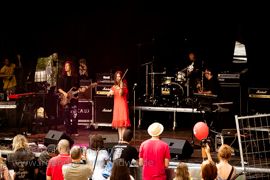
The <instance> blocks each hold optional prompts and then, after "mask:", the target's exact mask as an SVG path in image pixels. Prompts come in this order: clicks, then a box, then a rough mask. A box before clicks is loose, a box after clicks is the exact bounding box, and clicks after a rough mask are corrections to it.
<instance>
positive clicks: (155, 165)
mask: <svg viewBox="0 0 270 180" xmlns="http://www.w3.org/2000/svg"><path fill="white" fill-rule="evenodd" d="M163 130H164V127H163V125H162V124H160V123H157V122H156V123H153V124H151V125H150V126H149V127H148V133H149V135H150V136H151V138H150V139H148V140H146V141H144V142H143V143H142V144H141V146H140V149H139V152H138V151H137V149H136V148H135V147H133V146H131V142H132V140H133V133H132V131H131V130H129V129H127V130H126V131H125V132H124V134H123V141H121V142H120V143H118V144H117V145H115V146H114V147H113V148H112V149H111V155H110V156H109V154H108V152H107V150H106V149H105V146H104V142H103V138H102V136H101V135H100V134H95V135H93V136H92V137H91V143H90V147H89V148H88V149H86V148H85V147H80V146H77V145H74V146H73V147H72V148H71V149H70V143H69V141H68V140H66V139H62V140H60V141H59V142H58V144H57V145H55V144H50V145H48V146H47V148H46V150H45V151H44V152H42V153H41V154H40V156H39V158H38V159H36V157H35V154H34V153H32V152H31V150H30V148H29V145H28V142H27V139H26V138H25V137H24V136H23V135H17V136H15V137H14V138H13V144H12V147H13V153H10V154H8V155H7V158H6V159H5V158H0V178H2V179H6V180H12V179H16V180H17V179H40V180H58V179H59V180H63V179H65V180H76V179H78V180H83V179H85V180H87V179H93V180H102V179H106V178H104V177H103V175H102V171H103V169H104V168H105V165H106V162H107V161H111V162H112V163H113V166H112V169H111V175H110V176H109V177H108V178H107V179H110V180H121V179H123V180H127V179H130V180H133V179H135V178H136V177H135V178H134V177H132V176H131V175H130V172H129V168H128V167H129V166H130V165H131V164H133V165H134V164H139V166H141V167H142V169H143V175H142V176H143V177H142V179H144V180H150V179H151V180H152V179H160V180H161V179H162V180H165V179H166V178H167V177H166V173H165V169H166V168H168V167H169V159H170V158H171V157H170V150H169V146H168V144H166V143H165V142H163V141H162V140H160V138H159V137H160V135H161V134H162V132H163ZM205 152H206V154H207V157H208V159H207V160H205V161H203V162H202V165H201V178H202V179H203V180H211V179H219V180H222V179H232V178H233V177H235V176H236V169H235V168H234V167H233V166H232V165H230V164H229V161H230V158H231V153H232V149H231V147H230V146H228V145H226V144H224V145H222V146H221V147H220V148H219V150H218V159H219V162H218V163H217V164H216V163H215V162H214V161H213V160H212V158H211V155H210V148H209V146H208V145H207V147H206V148H205ZM109 157H110V158H109ZM9 170H13V171H14V173H13V174H12V173H11V171H9ZM175 172H176V173H175V178H174V180H180V179H181V180H192V177H191V176H190V174H189V170H188V167H187V165H186V164H185V163H184V162H180V163H179V164H178V165H177V168H176V169H175Z"/></svg>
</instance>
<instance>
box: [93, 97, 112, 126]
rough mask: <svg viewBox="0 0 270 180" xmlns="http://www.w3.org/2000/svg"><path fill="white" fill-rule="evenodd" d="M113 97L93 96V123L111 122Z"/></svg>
mask: <svg viewBox="0 0 270 180" xmlns="http://www.w3.org/2000/svg"><path fill="white" fill-rule="evenodd" d="M113 104H114V98H113V97H107V96H106V97H105V96H95V123H112V118H113Z"/></svg>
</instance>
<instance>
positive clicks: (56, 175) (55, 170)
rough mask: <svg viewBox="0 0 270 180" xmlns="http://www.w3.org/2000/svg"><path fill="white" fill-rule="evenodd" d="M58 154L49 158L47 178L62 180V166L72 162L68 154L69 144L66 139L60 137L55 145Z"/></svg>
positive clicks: (49, 179)
mask: <svg viewBox="0 0 270 180" xmlns="http://www.w3.org/2000/svg"><path fill="white" fill-rule="evenodd" d="M57 149H58V151H59V153H60V154H59V155H58V156H56V157H53V158H51V159H50V160H49V163H48V167H47V171H46V175H47V180H52V179H53V180H63V179H64V177H63V174H62V166H63V165H65V164H69V163H71V162H72V159H71V157H70V156H69V153H68V152H69V149H70V145H69V142H68V140H66V139H62V140H60V141H59V143H58V145H57Z"/></svg>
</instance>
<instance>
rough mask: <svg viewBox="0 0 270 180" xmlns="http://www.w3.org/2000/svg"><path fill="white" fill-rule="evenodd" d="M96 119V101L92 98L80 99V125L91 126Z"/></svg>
mask: <svg viewBox="0 0 270 180" xmlns="http://www.w3.org/2000/svg"><path fill="white" fill-rule="evenodd" d="M93 119H94V102H93V101H92V100H90V101H89V100H84V99H79V100H78V125H85V126H90V125H91V124H92V122H93Z"/></svg>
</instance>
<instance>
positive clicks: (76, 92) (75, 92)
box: [72, 83, 96, 95]
mask: <svg viewBox="0 0 270 180" xmlns="http://www.w3.org/2000/svg"><path fill="white" fill-rule="evenodd" d="M95 84H96V83H93V84H91V85H89V86H86V87H85V89H88V88H90V87H92V86H93V85H95ZM81 91H82V90H81V89H79V90H77V91H74V92H72V94H73V95H75V94H78V93H79V92H81Z"/></svg>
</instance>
